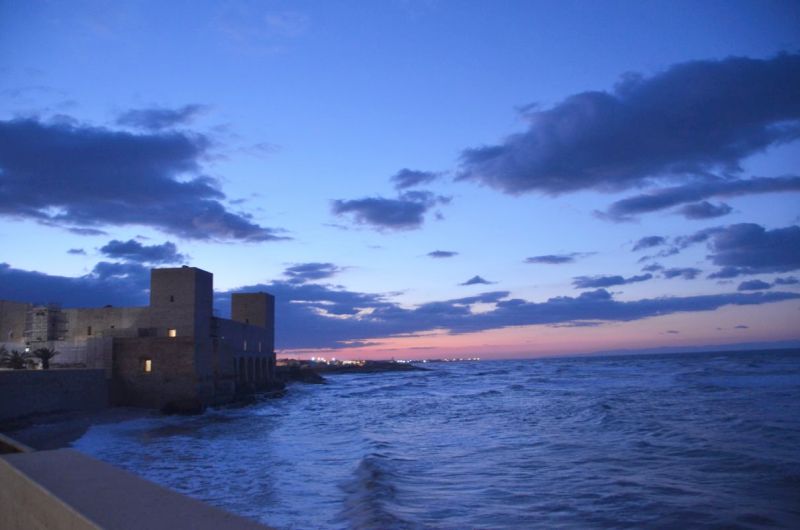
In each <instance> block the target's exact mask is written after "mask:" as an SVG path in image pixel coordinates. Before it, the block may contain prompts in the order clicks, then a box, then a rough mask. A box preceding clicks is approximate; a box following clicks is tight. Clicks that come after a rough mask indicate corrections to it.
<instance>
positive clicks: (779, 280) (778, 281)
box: [775, 276, 800, 285]
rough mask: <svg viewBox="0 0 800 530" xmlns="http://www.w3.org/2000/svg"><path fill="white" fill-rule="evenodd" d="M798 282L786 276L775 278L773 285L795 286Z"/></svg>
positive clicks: (799, 281) (792, 277)
mask: <svg viewBox="0 0 800 530" xmlns="http://www.w3.org/2000/svg"><path fill="white" fill-rule="evenodd" d="M798 283H800V280H798V279H797V278H795V277H794V276H787V277H786V278H775V285H797V284H798Z"/></svg>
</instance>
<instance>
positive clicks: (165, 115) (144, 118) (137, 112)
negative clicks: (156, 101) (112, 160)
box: [117, 104, 208, 131]
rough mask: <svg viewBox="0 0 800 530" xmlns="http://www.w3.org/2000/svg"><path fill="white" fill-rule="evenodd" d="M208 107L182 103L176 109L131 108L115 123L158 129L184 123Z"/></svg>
mask: <svg viewBox="0 0 800 530" xmlns="http://www.w3.org/2000/svg"><path fill="white" fill-rule="evenodd" d="M207 109H208V107H207V106H206V105H197V104H192V105H184V106H183V107H178V108H177V109H165V108H150V109H132V110H129V111H126V112H123V113H122V114H120V115H119V116H118V117H117V125H122V126H125V127H134V128H137V129H146V130H149V131H160V130H163V129H169V128H172V127H175V126H176V125H186V124H188V123H191V122H192V120H194V118H196V117H197V116H198V115H199V114H201V113H203V112H205V111H206V110H207Z"/></svg>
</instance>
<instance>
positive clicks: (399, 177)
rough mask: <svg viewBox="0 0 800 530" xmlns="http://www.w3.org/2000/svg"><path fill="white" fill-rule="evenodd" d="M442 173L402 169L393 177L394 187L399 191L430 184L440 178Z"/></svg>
mask: <svg viewBox="0 0 800 530" xmlns="http://www.w3.org/2000/svg"><path fill="white" fill-rule="evenodd" d="M440 175H441V173H435V172H433V171H416V170H413V169H401V170H400V171H398V172H397V173H396V174H395V175H393V176H392V177H391V179H390V180H391V181H392V182H393V183H394V187H395V188H396V189H398V190H404V189H407V188H413V187H415V186H419V185H420V184H429V183H431V182H433V181H434V180H436V179H437V178H439V176H440Z"/></svg>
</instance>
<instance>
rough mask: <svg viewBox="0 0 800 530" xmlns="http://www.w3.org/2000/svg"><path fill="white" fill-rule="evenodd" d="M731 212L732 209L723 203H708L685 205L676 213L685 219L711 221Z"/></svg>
mask: <svg viewBox="0 0 800 530" xmlns="http://www.w3.org/2000/svg"><path fill="white" fill-rule="evenodd" d="M731 211H733V208H731V207H730V206H729V205H727V204H725V203H724V202H721V203H719V204H711V203H710V202H708V201H703V202H696V203H693V204H687V205H686V206H684V207H683V208H681V209H680V210H678V212H679V213H681V214H683V216H684V217H686V218H687V219H713V218H715V217H722V216H723V215H728V214H729V213H731Z"/></svg>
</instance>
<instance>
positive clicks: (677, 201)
mask: <svg viewBox="0 0 800 530" xmlns="http://www.w3.org/2000/svg"><path fill="white" fill-rule="evenodd" d="M798 191H800V177H797V176H784V177H774V178H764V177H755V178H750V179H721V178H713V179H712V180H710V181H699V182H691V183H689V184H685V185H682V186H675V187H671V188H663V189H658V190H655V191H650V192H647V193H643V194H641V195H635V196H633V197H628V198H625V199H621V200H619V201H617V202H615V203H613V204H612V205H611V206H609V208H608V210H607V211H606V212H604V213H603V214H602V215H601V216H600V217H602V218H608V219H612V220H616V221H626V220H630V219H632V218H633V217H634V216H637V215H642V214H645V213H651V212H656V211H659V210H665V209H667V208H672V207H674V206H679V205H681V204H686V203H694V204H687V205H686V206H684V207H683V208H681V209H679V210H678V213H682V214H683V215H684V216H686V217H687V218H689V219H708V218H713V217H720V216H722V215H726V214H728V213H729V212H730V211H731V208H730V206H728V205H727V204H724V203H721V204H719V205H717V206H714V205H713V204H711V203H709V202H707V201H704V200H703V199H709V198H712V197H738V196H742V195H755V194H760V193H781V192H798ZM698 201H701V202H698Z"/></svg>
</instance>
